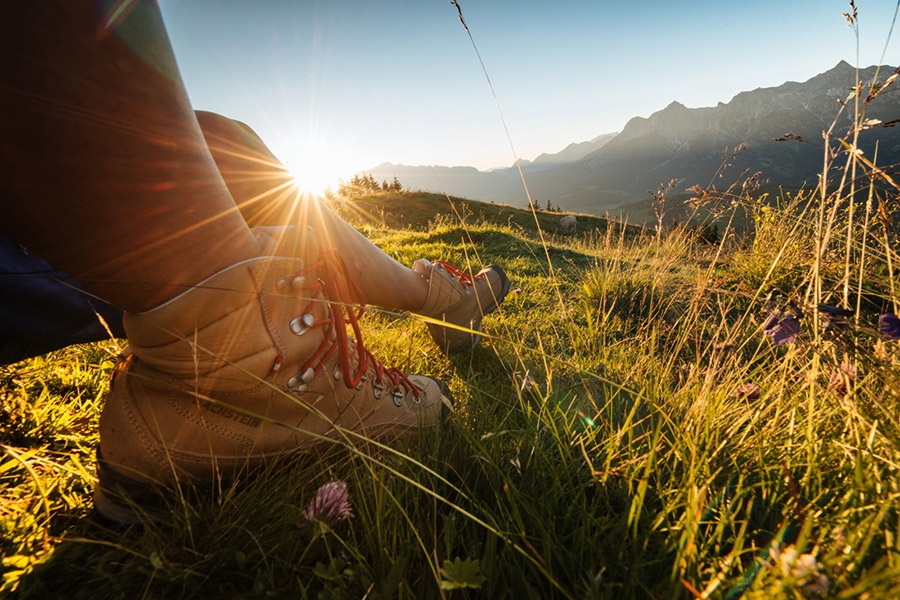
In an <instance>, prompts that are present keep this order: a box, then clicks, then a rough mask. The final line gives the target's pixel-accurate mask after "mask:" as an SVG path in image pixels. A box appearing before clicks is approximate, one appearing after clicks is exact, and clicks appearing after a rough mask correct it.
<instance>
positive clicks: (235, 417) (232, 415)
mask: <svg viewBox="0 0 900 600" xmlns="http://www.w3.org/2000/svg"><path fill="white" fill-rule="evenodd" d="M203 409H204V410H208V411H209V412H211V413H214V414H217V415H219V416H220V417H225V418H226V419H230V420H232V421H236V422H238V423H240V424H242V425H247V426H248V427H259V426H260V425H261V424H262V421H261V420H260V419H258V418H256V417H251V416H250V415H245V414H242V413H239V412H237V411H236V410H232V409H230V408H228V407H227V406H224V405H222V404H217V403H215V402H210V401H209V400H205V401H204V402H203Z"/></svg>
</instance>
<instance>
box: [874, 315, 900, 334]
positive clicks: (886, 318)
mask: <svg viewBox="0 0 900 600" xmlns="http://www.w3.org/2000/svg"><path fill="white" fill-rule="evenodd" d="M878 333H880V334H881V335H883V336H884V337H886V338H887V339H889V340H900V317H897V315H895V314H893V313H888V314H886V315H881V318H880V319H878Z"/></svg>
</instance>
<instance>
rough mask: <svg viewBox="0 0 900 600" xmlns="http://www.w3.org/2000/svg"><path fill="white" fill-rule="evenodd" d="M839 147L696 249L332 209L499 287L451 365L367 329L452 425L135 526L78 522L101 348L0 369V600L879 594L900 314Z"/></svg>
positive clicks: (879, 219) (421, 202)
mask: <svg viewBox="0 0 900 600" xmlns="http://www.w3.org/2000/svg"><path fill="white" fill-rule="evenodd" d="M854 156H856V155H854V154H853V153H848V154H841V155H839V156H838V157H837V158H835V160H838V158H840V157H843V158H844V159H845V160H847V161H850V162H849V163H848V165H846V166H845V170H841V171H831V170H829V169H832V168H835V169H836V166H834V165H827V166H826V172H825V173H824V175H825V177H823V180H825V181H830V182H831V183H829V184H827V185H826V186H825V187H823V188H821V189H817V190H810V191H808V192H806V193H804V194H801V195H797V196H791V197H787V196H786V197H784V198H778V199H775V200H773V199H771V198H764V197H760V196H757V195H755V193H754V189H753V188H752V186H745V187H744V188H742V189H740V190H737V191H734V190H729V191H727V192H725V193H721V194H715V193H710V194H708V195H706V196H704V199H703V201H704V202H705V203H707V204H715V203H721V204H725V205H730V206H734V207H735V210H740V211H742V214H743V213H744V212H746V214H747V215H749V218H750V219H751V221H752V222H753V223H754V225H755V229H754V234H753V235H749V236H738V235H736V234H735V233H734V232H733V231H731V230H729V229H727V228H725V229H724V232H723V233H724V235H723V236H722V238H721V240H720V241H719V242H718V243H717V244H713V245H710V244H708V243H706V242H705V241H704V240H702V239H700V238H698V237H697V236H696V235H694V234H693V233H692V232H691V230H689V229H684V228H679V229H676V230H674V231H671V232H667V233H665V234H664V235H657V234H656V233H655V232H649V231H644V232H642V230H640V229H639V228H633V227H627V226H625V225H623V224H621V223H613V222H608V221H606V220H603V219H599V218H593V219H592V218H590V217H588V216H582V215H579V231H578V233H577V234H575V235H567V236H561V235H558V234H557V233H555V228H556V225H558V218H559V216H560V215H559V214H558V213H542V212H541V213H538V214H537V215H536V216H535V215H533V214H532V213H531V212H529V211H522V210H518V209H514V208H512V207H508V206H500V205H493V204H483V203H478V202H475V201H470V200H459V199H447V198H442V197H439V196H433V195H428V194H412V193H406V194H395V195H382V194H376V195H371V196H366V197H361V198H357V199H354V200H353V201H349V200H348V201H346V202H345V203H343V204H341V205H339V206H337V209H338V210H339V211H340V212H341V213H342V214H343V215H344V216H345V218H348V219H349V220H351V222H353V223H354V224H355V225H356V226H357V227H358V228H360V229H361V230H362V231H364V232H365V233H366V235H368V236H369V237H370V238H371V239H372V240H374V241H375V242H376V243H377V244H378V245H379V246H381V247H382V248H383V249H384V250H385V251H386V252H388V253H390V254H391V255H393V256H395V257H396V258H397V259H398V260H400V261H401V262H404V263H406V264H410V263H411V262H412V261H413V260H414V259H416V258H419V257H421V256H427V257H433V258H442V259H446V260H450V261H452V262H455V263H457V264H460V265H472V266H475V267H477V266H479V265H481V264H487V263H490V262H496V263H499V264H502V265H503V266H504V267H505V269H506V270H507V272H508V274H509V275H510V276H511V278H512V279H513V282H514V283H513V290H512V292H511V293H510V295H509V297H508V298H507V300H506V301H505V302H504V304H503V305H502V307H501V309H500V310H499V311H498V312H497V313H495V314H493V315H491V316H489V317H487V318H486V319H485V323H484V325H485V329H486V332H487V334H488V335H487V336H486V339H485V341H484V342H483V343H482V344H481V345H480V346H479V347H477V348H475V349H474V350H473V351H472V352H470V353H464V354H462V355H459V356H454V357H452V358H447V357H444V356H442V355H441V354H440V353H439V351H438V349H437V348H436V347H435V345H434V344H433V342H431V340H430V338H429V337H428V336H427V333H426V331H425V327H424V325H423V324H421V323H418V322H416V321H415V320H414V319H412V318H410V317H409V316H408V315H398V314H395V313H390V312H382V311H378V310H374V309H373V310H370V311H369V312H368V313H367V316H366V318H365V319H364V334H365V336H366V342H367V344H368V345H369V346H370V347H371V348H372V349H373V350H374V352H375V354H376V356H379V357H380V358H382V359H383V360H384V362H385V363H386V364H390V365H396V366H398V367H400V368H402V369H403V370H404V371H407V372H414V373H427V374H430V375H435V376H439V377H441V378H442V379H443V380H445V381H446V382H447V383H448V385H449V386H450V387H451V389H452V391H453V393H454V397H455V399H456V401H457V412H456V414H455V415H454V416H453V418H452V419H451V420H450V421H449V422H448V423H447V424H446V426H444V427H442V428H439V429H438V430H436V431H434V432H432V433H431V434H429V435H427V436H425V437H424V439H421V440H418V441H417V442H416V443H413V442H404V443H400V444H399V445H398V446H396V447H373V446H365V447H363V446H354V445H353V444H349V443H348V444H346V445H335V446H334V447H331V448H327V449H323V450H322V452H321V453H318V454H316V455H315V456H312V455H310V456H301V457H298V458H296V460H293V461H290V462H288V461H285V462H284V464H280V465H275V466H273V467H272V468H270V469H268V470H267V471H266V472H264V473H263V474H262V475H261V476H260V477H258V478H256V479H254V480H252V481H242V482H239V483H240V485H234V486H231V487H226V488H225V489H222V490H220V491H218V492H217V493H215V494H213V495H211V496H210V495H205V496H204V495H197V496H196V497H195V495H194V494H191V493H189V492H190V491H189V490H187V492H188V493H187V494H186V495H185V496H184V497H182V498H171V499H170V506H169V507H168V508H169V510H167V511H165V514H164V516H163V517H162V518H161V519H159V520H157V521H154V522H152V523H149V524H147V525H146V526H144V527H138V526H132V527H128V528H110V527H107V526H104V525H103V524H101V523H99V522H97V521H96V520H95V519H93V518H92V516H91V509H92V506H91V500H90V493H91V489H92V486H93V484H94V482H95V479H94V471H93V462H92V461H93V452H94V449H95V447H96V445H97V442H98V434H97V419H98V416H99V413H100V411H101V410H102V396H103V393H104V391H105V390H106V389H107V381H108V379H109V374H110V371H111V369H112V367H113V363H114V361H115V357H116V355H117V353H118V352H119V351H120V348H121V344H122V342H121V341H115V340H110V341H108V342H104V343H98V344H92V345H84V346H76V347H71V348H68V349H66V350H63V351H58V352H55V353H52V354H49V355H46V356H42V357H38V358H34V359H31V360H28V361H24V362H22V363H18V364H14V365H8V366H6V367H2V368H0V386H2V388H0V389H2V396H0V402H2V404H0V407H2V408H0V409H2V411H3V418H2V419H0V444H2V445H0V449H2V452H0V494H2V495H0V532H2V535H0V554H2V556H3V559H2V573H3V580H2V584H0V585H2V588H0V589H2V593H3V594H6V595H9V596H11V597H16V598H47V597H50V598H52V597H62V596H65V597H69V598H96V597H104V598H219V597H227V598H264V597H271V598H308V597H315V598H363V597H364V598H438V597H445V598H516V599H518V598H692V597H711V598H737V597H741V598H773V597H774V598H780V597H783V598H801V597H818V596H824V597H833V598H857V597H860V598H888V597H896V596H897V595H898V594H900V558H898V536H900V518H898V517H900V489H898V472H897V471H898V464H900V418H898V415H900V411H898V406H900V342H898V341H895V340H890V339H886V338H885V337H884V336H882V335H879V333H878V331H877V326H878V325H877V324H878V316H879V315H880V314H882V313H896V312H897V311H898V310H900V296H898V290H897V284H896V281H897V280H898V278H897V272H896V268H897V265H898V263H900V257H898V249H897V248H898V237H897V230H896V228H894V226H893V225H892V224H891V221H890V219H889V217H890V212H891V211H896V206H897V199H898V194H900V190H897V189H896V188H894V187H892V186H891V183H892V182H890V181H889V180H886V179H885V178H884V177H883V176H882V174H880V172H879V171H878V170H877V169H873V168H871V166H870V165H867V164H866V163H865V162H861V161H858V160H857V159H856V158H854ZM850 167H852V168H854V169H856V173H857V175H858V177H857V179H856V180H854V181H852V182H850V181H847V180H844V181H842V180H841V179H840V175H841V174H843V173H847V172H848V171H849V170H850ZM835 172H837V173H838V175H837V177H834V178H832V177H829V175H833V174H834V173H835ZM860 189H863V190H865V191H864V192H863V193H862V194H861V193H860ZM869 190H871V192H872V193H871V195H868V194H867V191H869ZM860 197H861V198H863V200H861V201H858V200H854V201H853V202H851V200H850V199H851V198H854V199H855V198H860ZM535 219H537V223H538V224H539V225H540V229H538V225H537V224H536V223H535ZM727 222H728V221H727V215H726V217H725V218H724V220H723V221H722V223H726V224H727ZM819 304H829V305H834V306H842V307H845V308H848V309H850V311H851V315H850V316H847V317H841V318H836V317H829V316H828V315H827V314H825V313H822V312H820V311H819V310H817V305H819ZM773 314H774V315H775V317H776V318H778V317H779V315H780V316H784V315H786V314H796V315H799V317H800V325H801V327H800V330H799V333H798V334H797V336H796V339H795V340H793V341H792V342H790V343H785V344H782V345H776V344H775V343H773V341H772V339H770V338H769V337H767V336H766V335H765V333H766V330H767V327H768V328H769V329H771V327H772V323H773V322H772V320H770V319H769V317H770V316H771V315H773ZM332 480H342V481H345V482H346V483H347V486H348V489H349V494H350V502H351V503H352V506H353V511H354V517H353V518H351V519H348V520H346V521H342V522H340V523H337V524H334V525H333V526H330V527H329V526H325V525H317V526H311V525H309V524H308V523H307V522H306V520H305V519H304V518H303V515H302V512H303V509H304V508H305V507H306V505H307V504H308V503H309V501H310V500H311V499H312V498H313V497H314V495H315V493H316V489H317V488H318V487H319V486H320V485H322V484H324V483H326V482H328V481H332ZM799 555H805V556H802V557H799ZM792 557H794V558H793V559H792ZM817 590H818V591H817Z"/></svg>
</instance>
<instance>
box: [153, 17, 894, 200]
mask: <svg viewBox="0 0 900 600" xmlns="http://www.w3.org/2000/svg"><path fill="white" fill-rule="evenodd" d="M897 4H898V2H896V1H894V0H857V1H856V7H857V10H858V19H857V21H856V30H854V28H852V27H850V25H849V24H848V21H847V19H846V18H845V17H844V13H848V12H851V10H852V9H851V6H850V3H849V0H848V1H845V0H781V1H775V0H693V1H689V2H681V1H674V0H615V1H613V0H519V1H513V0H459V6H460V8H461V9H462V14H463V17H464V19H465V22H466V25H468V28H469V31H470V32H471V35H472V38H473V39H474V45H473V43H472V40H470V38H469V34H468V33H467V32H466V30H465V29H464V28H463V26H462V24H461V23H460V20H459V15H458V12H457V8H456V6H454V5H453V4H452V3H450V2H449V1H448V0H380V1H379V0H255V1H252V2H250V1H242V0H160V6H161V8H162V12H163V18H164V20H165V22H166V27H167V29H168V32H169V36H170V39H171V41H172V45H173V48H174V50H175V55H176V58H177V60H178V64H179V68H180V70H181V74H182V77H183V79H184V82H185V86H186V88H187V90H188V94H189V96H190V98H191V102H192V104H193V106H194V108H196V109H202V110H211V111H215V112H218V113H221V114H223V115H226V116H228V117H231V118H234V119H238V120H240V121H243V122H245V123H246V124H248V125H249V126H250V127H252V128H253V129H254V130H255V131H256V132H257V133H258V134H259V135H260V136H261V137H262V139H263V140H265V141H266V143H267V144H268V146H269V147H270V148H271V149H272V151H273V152H274V153H275V155H276V156H278V157H279V158H280V159H281V160H282V161H283V162H285V163H286V164H287V165H288V167H289V168H291V170H292V171H294V172H295V173H296V174H297V175H298V177H299V178H300V179H301V180H303V179H306V180H307V181H308V182H309V185H310V186H311V187H314V188H315V187H321V186H322V185H324V184H326V183H336V182H337V179H338V178H339V177H340V178H343V179H347V178H349V176H350V175H352V174H353V173H356V172H360V171H364V170H365V169H369V168H372V167H374V166H376V165H379V164H381V163H384V162H392V163H395V164H405V165H445V166H459V165H462V166H473V167H476V168H478V169H481V170H487V169H491V168H496V167H507V166H510V165H512V164H513V163H514V160H515V157H516V156H518V157H520V158H524V159H529V160H533V159H534V158H535V157H537V156H538V155H539V154H541V153H555V152H559V151H560V150H562V149H563V148H565V147H566V146H567V145H568V144H570V143H573V142H582V141H586V140H590V139H592V138H594V137H596V136H598V135H600V134H603V133H610V132H618V131H621V130H622V128H623V127H624V126H625V124H626V123H627V122H628V120H629V119H631V118H632V117H648V116H650V115H651V114H652V113H654V112H656V111H659V110H662V109H663V108H665V107H666V106H667V105H668V104H670V103H671V102H672V101H678V102H681V103H682V104H684V105H685V106H688V107H689V108H698V107H705V106H715V105H716V104H717V103H719V102H728V101H730V100H731V99H732V98H733V97H734V96H735V95H736V94H737V93H739V92H741V91H747V90H753V89H756V88H759V87H771V86H777V85H780V84H782V83H784V82H786V81H805V80H807V79H809V78H811V77H813V76H815V75H817V74H818V73H821V72H824V71H826V70H828V69H830V68H832V67H834V66H835V65H836V64H837V63H838V62H839V61H841V60H845V61H847V62H848V63H850V64H851V65H855V66H860V67H866V66H869V65H873V64H878V63H879V62H881V63H882V64H889V65H897V64H898V63H900V56H898V54H900V45H898V42H897V41H896V40H895V39H891V38H890V36H889V33H890V30H891V25H892V22H893V20H894V16H895V10H896V7H897ZM857 33H858V35H857ZM897 35H900V32H898V34H897ZM895 37H896V36H895ZM476 48H477V51H476ZM479 55H480V59H481V60H479ZM482 62H483V65H484V66H483V67H482ZM491 86H493V92H492V89H491Z"/></svg>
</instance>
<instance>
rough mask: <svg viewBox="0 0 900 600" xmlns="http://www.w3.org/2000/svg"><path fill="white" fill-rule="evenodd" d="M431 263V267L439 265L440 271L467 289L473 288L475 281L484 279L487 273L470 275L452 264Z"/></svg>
mask: <svg viewBox="0 0 900 600" xmlns="http://www.w3.org/2000/svg"><path fill="white" fill-rule="evenodd" d="M431 263H432V264H433V265H440V266H441V268H442V269H444V270H445V271H447V272H448V273H450V274H451V275H453V276H454V277H455V278H456V280H457V281H459V282H460V283H461V284H463V285H464V286H467V287H472V286H474V285H475V281H476V280H477V279H484V278H485V277H487V273H484V272H482V273H478V274H477V275H470V274H469V273H466V272H465V271H463V270H462V269H460V268H459V267H457V266H456V265H454V264H453V263H448V262H447V261H445V260H434V261H431Z"/></svg>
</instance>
